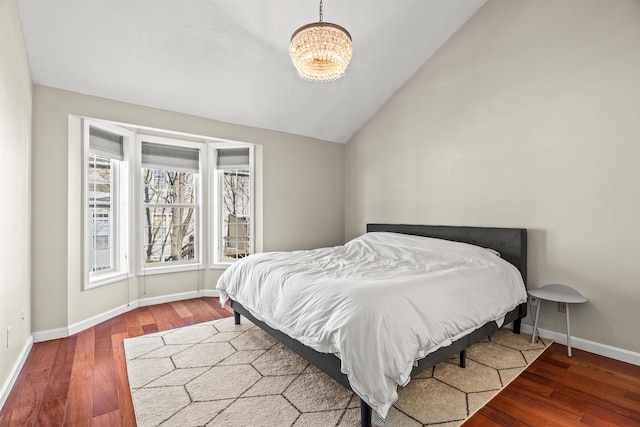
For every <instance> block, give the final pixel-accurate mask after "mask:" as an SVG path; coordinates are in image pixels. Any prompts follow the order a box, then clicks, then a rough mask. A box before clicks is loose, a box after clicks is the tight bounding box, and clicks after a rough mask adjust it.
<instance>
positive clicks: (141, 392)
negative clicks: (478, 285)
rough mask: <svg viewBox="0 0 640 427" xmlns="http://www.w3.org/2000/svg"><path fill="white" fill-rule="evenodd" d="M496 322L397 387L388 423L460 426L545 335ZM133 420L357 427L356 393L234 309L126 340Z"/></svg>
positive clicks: (145, 424) (182, 425)
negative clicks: (489, 331) (462, 350)
mask: <svg viewBox="0 0 640 427" xmlns="http://www.w3.org/2000/svg"><path fill="white" fill-rule="evenodd" d="M530 339H531V336H530V335H525V334H522V335H517V334H514V333H512V332H511V331H510V330H498V331H496V332H495V333H494V334H493V335H492V336H491V337H489V338H487V339H485V340H483V341H481V342H478V343H476V344H474V345H472V346H471V347H469V348H468V349H467V367H466V368H464V369H462V368H460V367H459V366H458V360H457V358H452V359H450V360H448V361H445V362H442V363H439V364H438V365H436V366H435V367H433V368H431V369H427V370H426V371H424V372H422V373H421V374H419V375H418V376H416V377H415V378H412V380H411V381H410V382H409V384H407V386H406V387H399V388H398V394H399V398H398V401H397V402H396V404H395V405H394V406H393V407H392V408H391V410H390V412H389V415H388V416H387V421H386V423H383V422H382V421H381V420H380V419H379V418H378V417H377V415H376V414H375V412H374V415H373V424H374V425H380V426H384V427H414V426H415V427H417V426H431V425H437V426H439V427H453V426H459V425H460V424H462V423H463V422H464V420H465V419H467V418H468V417H469V416H471V415H472V414H473V413H474V412H475V411H477V410H478V409H480V408H481V407H482V406H483V405H484V404H485V403H487V402H488V401H489V400H490V399H491V398H492V397H493V396H494V395H495V394H497V393H498V391H500V389H501V388H502V387H504V386H505V385H506V384H507V383H509V382H510V381H511V380H512V379H514V378H515V377H517V376H518V375H519V374H520V373H521V372H522V371H523V370H524V369H525V368H526V366H527V365H528V364H530V363H531V362H532V361H533V360H535V358H536V357H538V356H539V355H540V354H541V353H542V352H543V350H544V349H545V347H546V346H548V345H549V344H551V341H549V340H544V341H543V340H542V339H540V340H539V341H538V342H537V343H535V344H531V342H530ZM124 346H125V353H126V358H127V372H128V376H129V385H130V387H131V395H132V398H133V406H134V409H135V414H136V420H137V423H138V426H140V427H151V426H154V427H155V426H165V427H169V426H176V427H186V426H220V427H222V426H229V427H235V426H238V427H247V426H261V427H264V426H266V427H269V426H273V427H284V426H294V427H301V426H319V427H327V426H338V427H346V426H349V427H351V426H354V427H356V426H358V425H359V422H360V409H359V408H360V400H359V398H358V397H357V396H356V395H355V394H353V393H352V392H351V391H349V390H347V389H345V388H344V387H342V386H341V385H339V384H338V383H336V382H335V381H334V380H332V379H331V378H329V377H328V376H327V375H325V374H324V373H322V372H321V371H319V370H318V369H316V368H315V367H314V366H313V365H310V364H309V363H307V362H306V361H305V360H304V359H302V358H301V357H299V356H298V355H296V354H295V353H293V352H292V351H290V350H289V349H287V348H286V347H284V346H283V345H282V344H280V343H279V342H277V341H276V340H274V339H273V338H272V337H271V336H270V335H268V334H267V333H265V332H263V331H262V330H261V329H259V328H258V327H257V326H254V325H253V324H251V323H250V322H249V321H248V320H247V319H246V318H244V317H243V318H242V324H241V325H235V324H234V319H233V317H230V318H225V319H220V320H214V321H211V322H205V323H200V324H197V325H191V326H187V327H183V328H179V329H174V330H169V331H163V332H157V333H154V334H150V335H144V336H140V337H135V338H130V339H126V340H125V342H124Z"/></svg>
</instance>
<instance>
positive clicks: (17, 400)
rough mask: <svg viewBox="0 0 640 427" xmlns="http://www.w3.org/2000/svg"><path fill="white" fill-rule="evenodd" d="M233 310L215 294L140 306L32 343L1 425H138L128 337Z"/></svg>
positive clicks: (218, 315) (0, 418)
mask: <svg viewBox="0 0 640 427" xmlns="http://www.w3.org/2000/svg"><path fill="white" fill-rule="evenodd" d="M232 315H233V311H232V310H231V309H230V308H228V305H227V307H225V308H221V307H220V303H219V301H218V299H217V298H197V299H192V300H186V301H177V302H172V303H167V304H159V305H155V306H150V307H141V308H137V309H135V310H132V311H130V312H128V313H125V314H122V315H120V316H117V317H115V318H113V319H110V320H107V321H106V322H103V323H100V324H99V325H96V326H94V327H92V328H89V329H87V330H85V331H82V332H80V333H78V334H76V335H72V336H70V337H69V338H64V339H59V340H53V341H46V342H42V343H36V344H34V345H33V349H32V350H31V353H30V354H29V356H28V357H27V361H26V362H25V365H24V367H23V369H22V372H21V373H20V375H19V377H18V380H17V381H16V384H15V386H14V387H13V389H12V391H11V394H10V395H9V397H8V399H7V401H6V403H5V405H4V407H3V408H2V411H0V426H3V427H4V426H11V427H14V426H110V427H111V426H135V425H136V422H135V415H134V412H133V403H132V401H131V393H130V392H129V380H128V378H127V367H126V362H125V356H124V344H123V341H124V339H125V338H131V337H136V336H139V335H144V334H149V333H153V332H158V331H164V330H167V329H173V328H179V327H181V326H187V325H192V324H194V323H201V322H206V321H208V320H214V319H221V318H223V317H229V316H232Z"/></svg>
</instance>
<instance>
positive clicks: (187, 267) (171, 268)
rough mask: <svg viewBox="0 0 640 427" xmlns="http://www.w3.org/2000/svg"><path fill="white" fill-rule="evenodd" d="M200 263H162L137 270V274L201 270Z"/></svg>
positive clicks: (147, 274) (146, 274) (150, 274)
mask: <svg viewBox="0 0 640 427" xmlns="http://www.w3.org/2000/svg"><path fill="white" fill-rule="evenodd" d="M202 268H203V266H202V264H179V265H163V266H157V267H146V268H142V269H140V271H138V276H152V275H155V274H166V273H181V272H184V271H195V270H201V269H202Z"/></svg>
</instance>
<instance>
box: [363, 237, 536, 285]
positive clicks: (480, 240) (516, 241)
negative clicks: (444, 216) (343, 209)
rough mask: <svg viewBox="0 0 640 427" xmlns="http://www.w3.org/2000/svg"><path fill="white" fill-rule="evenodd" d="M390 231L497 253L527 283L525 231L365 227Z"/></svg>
mask: <svg viewBox="0 0 640 427" xmlns="http://www.w3.org/2000/svg"><path fill="white" fill-rule="evenodd" d="M373 231H390V232H393V233H403V234H412V235H415V236H424V237H435V238H438V239H444V240H452V241H454V242H462V243H469V244H472V245H476V246H482V247H484V248H491V249H493V250H496V251H498V252H500V256H501V257H502V258H503V259H505V260H506V261H509V262H510V263H511V264H513V265H515V266H516V268H517V269H518V270H520V273H521V274H522V279H523V280H524V283H525V286H526V283H527V230H526V229H524V228H494V227H457V226H448V225H406V224H367V232H373Z"/></svg>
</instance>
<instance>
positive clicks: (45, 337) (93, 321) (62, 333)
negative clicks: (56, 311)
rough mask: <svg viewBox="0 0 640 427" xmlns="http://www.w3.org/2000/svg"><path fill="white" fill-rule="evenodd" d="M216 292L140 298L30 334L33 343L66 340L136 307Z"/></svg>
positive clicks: (209, 290)
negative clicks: (85, 317)
mask: <svg viewBox="0 0 640 427" xmlns="http://www.w3.org/2000/svg"><path fill="white" fill-rule="evenodd" d="M217 296H218V291H216V290H215V289H203V290H201V291H191V292H183V293H179V294H171V295H162V296H158V297H149V298H140V299H137V300H135V301H131V302H130V303H129V304H125V305H121V306H120V307H116V308H113V309H111V310H108V311H105V312H103V313H100V314H97V315H95V316H93V317H90V318H88V319H85V320H81V321H79V322H76V323H73V324H71V325H69V326H67V327H63V328H56V329H48V330H45V331H38V332H34V333H33V334H32V337H33V342H42V341H49V340H55V339H58V338H66V337H68V336H71V335H74V334H77V333H78V332H82V331H84V330H85V329H89V328H91V327H92V326H95V325H97V324H99V323H102V322H104V321H105V320H109V319H112V318H114V317H116V316H119V315H121V314H124V313H126V312H128V311H131V310H134V309H136V308H138V307H146V306H149V305H156V304H164V303H167V302H174V301H183V300H187V299H192V298H200V297H217Z"/></svg>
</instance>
